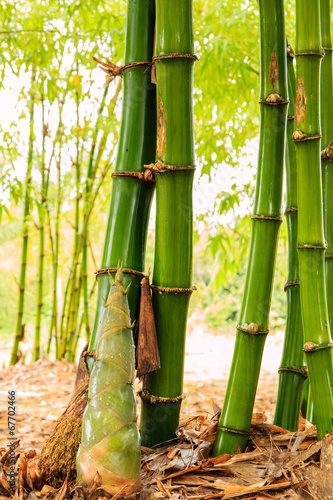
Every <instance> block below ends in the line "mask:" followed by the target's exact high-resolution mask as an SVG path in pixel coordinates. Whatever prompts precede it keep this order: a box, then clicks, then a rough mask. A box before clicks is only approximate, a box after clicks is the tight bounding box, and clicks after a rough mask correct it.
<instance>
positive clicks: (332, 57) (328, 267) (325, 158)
mask: <svg viewBox="0 0 333 500" xmlns="http://www.w3.org/2000/svg"><path fill="white" fill-rule="evenodd" d="M330 12H331V2H330V0H320V20H321V35H322V45H323V51H324V59H323V61H322V63H321V79H320V82H321V83H320V93H321V106H320V115H321V128H322V134H323V138H322V141H321V150H322V155H321V156H322V158H321V168H322V184H323V202H324V207H323V208H324V233H325V239H326V242H327V249H326V254H325V279H326V296H327V308H328V318H329V323H330V328H331V330H332V328H333V196H332V192H333V191H332V190H333V168H332V159H333V142H332V141H333V121H332V116H333V69H332V68H333V51H332V37H331V16H330Z"/></svg>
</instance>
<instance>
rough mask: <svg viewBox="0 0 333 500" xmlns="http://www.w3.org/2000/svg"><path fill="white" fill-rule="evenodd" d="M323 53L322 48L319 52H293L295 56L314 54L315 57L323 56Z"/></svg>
mask: <svg viewBox="0 0 333 500" xmlns="http://www.w3.org/2000/svg"><path fill="white" fill-rule="evenodd" d="M324 55H325V53H324V50H323V49H322V50H321V52H312V51H309V52H301V53H300V54H295V57H304V56H315V57H320V58H323V57H324Z"/></svg>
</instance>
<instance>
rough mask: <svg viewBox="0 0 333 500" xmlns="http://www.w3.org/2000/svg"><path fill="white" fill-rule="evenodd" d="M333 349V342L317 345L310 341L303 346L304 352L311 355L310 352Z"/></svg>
mask: <svg viewBox="0 0 333 500" xmlns="http://www.w3.org/2000/svg"><path fill="white" fill-rule="evenodd" d="M332 347H333V344H332V343H331V342H329V343H327V344H315V343H314V342H312V341H311V340H309V341H308V342H305V344H304V346H303V351H304V352H309V353H310V352H315V351H319V350H320V349H331V348H332Z"/></svg>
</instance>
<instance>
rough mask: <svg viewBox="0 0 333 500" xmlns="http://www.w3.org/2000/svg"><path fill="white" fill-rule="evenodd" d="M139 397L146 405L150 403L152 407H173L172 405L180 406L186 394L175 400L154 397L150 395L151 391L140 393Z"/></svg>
mask: <svg viewBox="0 0 333 500" xmlns="http://www.w3.org/2000/svg"><path fill="white" fill-rule="evenodd" d="M138 396H139V397H140V398H141V400H142V401H143V402H145V403H148V404H150V405H158V404H162V405H172V404H179V403H181V402H182V401H183V399H184V397H185V396H184V394H182V395H181V396H176V397H174V398H166V397H162V396H154V395H153V394H150V392H149V391H147V390H142V391H139V392H138Z"/></svg>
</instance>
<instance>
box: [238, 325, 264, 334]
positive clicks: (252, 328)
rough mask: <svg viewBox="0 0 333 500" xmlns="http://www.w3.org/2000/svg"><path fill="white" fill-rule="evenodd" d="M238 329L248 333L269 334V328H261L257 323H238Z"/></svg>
mask: <svg viewBox="0 0 333 500" xmlns="http://www.w3.org/2000/svg"><path fill="white" fill-rule="evenodd" d="M236 330H238V331H240V332H243V333H247V334H248V335H267V334H268V332H269V330H265V329H260V328H259V325H257V323H250V324H248V325H247V324H245V325H237V326H236Z"/></svg>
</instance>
